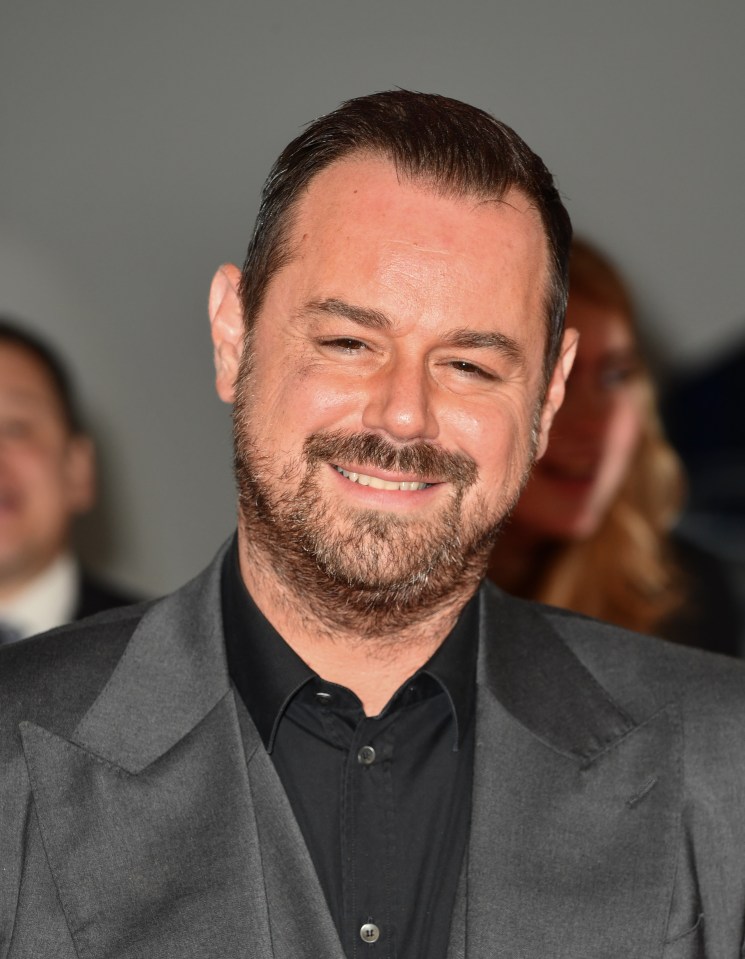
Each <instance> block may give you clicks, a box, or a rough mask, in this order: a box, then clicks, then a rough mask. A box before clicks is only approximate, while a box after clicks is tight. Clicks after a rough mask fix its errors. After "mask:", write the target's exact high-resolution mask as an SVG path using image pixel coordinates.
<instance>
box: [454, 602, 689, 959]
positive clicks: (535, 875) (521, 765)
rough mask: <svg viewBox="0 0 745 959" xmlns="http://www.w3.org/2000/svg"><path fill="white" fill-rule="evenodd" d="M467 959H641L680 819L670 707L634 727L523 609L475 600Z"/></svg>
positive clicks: (658, 923) (661, 911) (656, 924)
mask: <svg viewBox="0 0 745 959" xmlns="http://www.w3.org/2000/svg"><path fill="white" fill-rule="evenodd" d="M481 623H482V635H481V637H480V643H481V658H480V665H479V688H478V714H477V745H476V761H475V773H474V793H473V814H472V827H471V837H470V846H469V866H468V878H467V901H468V909H467V917H466V943H467V945H466V954H467V956H468V957H469V959H482V957H483V959H487V957H488V959H496V957H502V956H504V957H510V959H511V957H514V956H515V955H519V956H520V957H521V959H545V957H546V956H548V955H550V956H551V957H552V959H563V957H566V959H570V957H571V959H582V957H588V959H590V957H592V959H601V957H605V956H607V957H610V956H620V955H622V956H624V959H631V957H637V956H638V957H640V959H641V957H642V956H643V957H645V959H647V957H649V956H650V955H651V954H652V952H651V950H650V943H655V942H656V943H659V944H660V945H661V943H662V940H663V938H664V930H665V922H666V914H667V909H668V907H669V898H670V891H671V888H672V883H673V877H674V868H675V850H676V845H677V843H676V840H677V837H678V830H679V823H680V806H681V772H680V760H681V749H680V737H679V734H678V729H677V722H676V714H675V711H674V710H673V709H668V710H662V711H661V712H659V713H657V714H656V715H654V716H651V717H648V718H646V719H645V720H644V721H642V722H637V721H635V720H633V719H632V718H631V717H629V716H628V715H627V714H626V713H625V712H624V711H623V710H622V709H620V708H619V707H618V706H617V705H616V704H615V703H614V702H613V701H612V699H611V698H610V696H609V695H608V694H607V693H606V691H605V690H604V689H603V688H602V687H601V686H600V685H598V683H597V682H596V681H595V679H594V678H593V677H592V676H591V675H590V674H589V673H588V672H587V670H585V668H584V666H583V665H582V664H581V663H580V662H579V660H578V659H577V658H576V657H575V656H574V654H573V653H572V652H571V651H570V650H569V649H568V648H567V647H566V646H565V645H564V644H563V642H562V641H561V639H560V638H559V637H558V636H557V635H556V634H555V633H554V632H553V630H552V629H551V627H550V625H549V624H548V623H547V621H546V620H545V619H544V618H543V616H541V615H540V613H538V612H536V611H535V609H534V608H533V607H531V606H529V605H525V604H522V603H518V602H516V601H513V600H510V599H508V598H506V597H503V598H501V599H497V598H495V594H493V593H491V591H490V592H489V594H486V593H485V595H484V599H483V603H482V617H481Z"/></svg>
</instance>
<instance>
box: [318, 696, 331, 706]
mask: <svg viewBox="0 0 745 959" xmlns="http://www.w3.org/2000/svg"><path fill="white" fill-rule="evenodd" d="M333 698H334V697H333V696H332V695H331V693H316V701H317V702H319V703H320V704H321V706H328V704H329V703H330V702H331V700H332V699H333Z"/></svg>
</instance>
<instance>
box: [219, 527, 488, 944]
mask: <svg viewBox="0 0 745 959" xmlns="http://www.w3.org/2000/svg"><path fill="white" fill-rule="evenodd" d="M222 602H223V617H224V622H225V638H226V646H227V657H228V668H229V671H230V676H231V678H232V680H233V682H234V683H235V685H236V687H237V689H238V692H239V693H240V695H241V697H242V699H243V701H244V703H245V704H246V707H247V709H248V711H249V713H250V715H251V718H252V719H253V721H254V723H255V724H256V726H257V728H258V730H259V733H260V735H261V737H262V740H263V742H264V745H265V747H266V749H267V751H268V752H269V753H270V755H271V757H272V760H273V762H274V765H275V768H276V769H277V772H278V774H279V776H280V779H281V781H282V784H283V786H284V788H285V791H286V793H287V795H288V797H289V800H290V803H291V806H292V809H293V812H294V814H295V817H296V819H297V821H298V824H299V825H300V829H301V831H302V833H303V836H304V838H305V841H306V844H307V846H308V850H309V852H310V856H311V859H312V860H313V864H314V866H315V869H316V872H317V874H318V878H319V881H320V883H321V887H322V889H323V892H324V894H325V896H326V900H327V902H328V906H329V910H330V912H331V916H332V917H333V919H334V922H335V924H336V928H337V930H338V932H339V938H340V940H341V944H342V947H343V949H344V951H345V952H346V955H347V956H348V957H349V959H352V957H369V959H376V957H386V959H445V954H446V951H447V945H448V934H449V929H450V918H451V914H452V911H453V904H454V900H455V892H456V889H457V885H458V879H459V876H460V870H461V864H462V861H463V855H464V851H465V848H466V843H467V838H468V827H469V814H470V805H471V779H472V767H473V749H474V712H475V708H474V707H475V671H476V636H477V635H478V604H477V601H476V600H475V599H474V600H471V602H470V603H469V604H468V606H466V608H465V610H464V611H463V613H462V614H461V616H460V618H459V620H458V623H457V624H456V626H455V628H454V629H453V631H452V632H451V633H450V635H449V636H448V637H447V639H446V640H445V642H444V643H443V644H442V646H440V648H439V649H438V650H437V652H436V653H435V654H434V655H433V656H432V658H431V659H430V660H429V662H427V663H426V664H425V665H424V666H423V667H422V668H421V669H420V670H418V671H417V672H416V673H415V674H414V676H412V677H411V678H410V679H409V680H408V681H407V682H406V683H404V684H403V686H401V688H400V689H399V690H398V691H397V692H396V694H395V695H394V696H393V697H392V698H391V700H390V702H389V703H388V705H387V706H386V707H385V709H384V710H383V711H382V712H381V713H380V714H379V715H378V716H375V717H366V716H365V714H364V711H363V709H362V704H361V703H360V701H359V699H358V698H357V696H356V695H355V694H354V693H353V692H351V691H350V690H349V689H346V688H345V687H343V686H338V685H336V684H334V683H328V682H325V681H324V680H323V679H322V678H321V677H319V676H317V675H316V674H315V673H314V672H313V671H312V670H311V669H310V668H309V667H308V666H307V665H306V664H305V662H303V660H302V659H300V657H299V656H297V654H296V653H295V652H294V651H293V650H292V649H291V648H290V647H289V646H288V645H287V643H286V642H285V641H284V640H283V639H282V637H281V636H280V635H279V634H278V633H277V632H276V631H275V630H274V628H273V627H272V626H271V624H270V623H269V622H268V621H267V619H266V618H265V617H264V616H263V615H262V613H261V612H260V610H259V609H258V607H257V606H256V605H255V603H254V602H253V600H252V599H251V597H250V595H249V594H248V591H247V590H246V589H245V586H244V584H243V580H242V578H241V575H240V569H239V564H238V554H237V547H236V546H235V544H234V547H233V549H232V550H230V551H229V552H228V554H227V555H226V558H225V564H224V566H223V576H222Z"/></svg>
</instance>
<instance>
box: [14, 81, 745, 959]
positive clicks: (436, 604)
mask: <svg viewBox="0 0 745 959" xmlns="http://www.w3.org/2000/svg"><path fill="white" fill-rule="evenodd" d="M570 236H571V228H570V225H569V219H568V216H567V214H566V211H565V210H564V207H563V205H562V204H561V201H560V199H559V196H558V193H557V191H556V189H555V187H554V184H553V181H552V178H551V176H550V174H549V173H548V171H547V170H546V168H545V167H544V165H543V163H542V161H541V160H540V159H539V158H538V157H537V156H536V155H535V154H534V153H532V151H530V149H529V148H528V147H527V146H526V145H525V143H524V142H523V141H522V140H520V138H519V137H518V136H517V135H516V134H515V133H514V132H513V131H512V130H510V129H509V128H508V127H505V126H504V125H503V124H501V123H499V122H498V121H496V120H494V119H493V118H492V117H490V116H488V115H487V114H485V113H483V112H481V111H479V110H477V109H475V108H473V107H470V106H467V105H465V104H462V103H459V102H457V101H453V100H448V99H445V98H442V97H436V96H430V95H423V94H415V93H409V92H406V91H392V92H388V93H383V94H377V95H374V96H370V97H363V98H360V99H357V100H353V101H350V102H348V103H346V104H344V105H342V106H341V107H340V108H339V109H338V110H336V111H334V112H333V113H331V114H329V115H328V116H326V117H322V118H321V119H319V120H317V121H316V122H314V123H313V124H311V125H310V126H309V127H308V129H307V130H306V131H305V132H304V133H302V134H301V135H300V136H299V137H298V138H297V139H296V140H295V141H293V142H292V143H291V144H290V145H289V146H288V147H287V149H286V150H285V151H284V152H283V153H282V155H281V156H280V158H279V159H278V161H277V163H276V165H275V167H274V169H273V170H272V172H271V173H270V176H269V178H268V180H267V183H266V186H265V189H264V193H263V197H262V204H261V209H260V211H259V216H258V220H257V225H256V229H255V232H254V236H253V239H252V241H251V244H250V246H249V250H248V255H247V258H246V262H245V264H244V267H243V269H242V271H240V270H238V269H237V268H236V267H234V266H223V267H222V268H221V269H220V270H219V271H218V272H217V274H216V276H215V279H214V281H213V285H212V290H211V294H210V317H211V324H212V335H213V341H214V347H215V365H216V371H217V390H218V393H219V395H220V397H221V398H222V399H223V400H225V401H226V402H229V403H232V404H233V411H234V432H235V466H236V477H237V484H238V493H239V508H238V531H237V534H236V536H235V537H234V538H233V539H232V540H231V542H230V543H228V544H226V546H225V547H224V548H223V550H221V552H220V553H219V555H218V556H217V558H216V559H215V560H214V561H213V563H212V564H211V565H210V567H209V568H208V569H207V570H206V571H205V573H204V574H202V575H201V576H200V577H198V578H197V579H196V580H195V581H194V582H192V583H190V584H188V585H187V586H186V587H184V588H183V589H182V590H180V591H179V592H177V593H175V594H174V595H172V596H170V597H166V598H165V599H163V600H161V601H159V602H156V603H154V604H152V605H151V606H150V607H149V608H148V609H147V610H146V611H145V612H144V614H143V611H142V609H138V610H136V611H123V612H120V613H116V614H107V615H106V616H104V617H102V618H99V619H97V620H94V621H92V622H90V623H89V624H87V625H85V626H80V627H78V628H68V629H66V630H63V631H61V632H58V633H56V634H52V635H51V636H50V637H49V638H46V637H43V638H41V639H39V640H38V641H35V642H33V643H32V644H30V645H29V646H27V647H26V649H24V650H17V649H13V648H11V649H9V650H8V651H7V652H6V654H5V655H4V656H3V658H2V659H1V660H0V682H2V683H5V684H7V690H8V692H6V693H5V694H4V697H3V699H2V702H3V703H4V704H6V705H4V706H3V714H2V716H3V729H4V733H3V738H2V740H0V744H1V745H2V749H3V750H4V763H5V766H4V768H5V769H7V770H8V771H9V772H8V773H4V774H3V778H2V779H0V789H2V791H3V792H2V796H1V797H0V798H2V810H3V812H2V820H1V821H0V822H1V825H2V848H3V869H2V871H0V883H2V888H1V889H0V943H2V946H3V948H4V952H0V955H2V956H3V957H4V959H5V957H8V959H12V957H21V956H24V957H25V956H30V955H33V956H41V957H46V956H50V957H51V956H54V957H55V959H59V957H62V959H66V957H70V959H72V957H77V956H82V955H85V956H99V955H100V956H116V957H118V959H125V957H127V959H130V957H131V959H134V957H150V956H152V957H159V959H163V957H174V959H176V957H179V959H181V957H184V956H194V957H196V956H199V957H203V956H214V957H216V959H217V957H220V959H232V957H236V959H237V957H239V956H240V957H246V956H249V957H283V959H284V957H286V959H290V957H292V959H298V957H306V959H318V957H319V956H324V957H334V959H342V957H344V956H347V957H364V956H368V955H369V956H370V957H371V959H372V957H375V956H381V957H382V956H385V957H386V959H456V957H462V956H468V957H471V959H492V957H495V956H500V957H501V956H503V957H510V959H512V957H514V956H521V957H525V959H546V957H548V956H550V957H552V959H557V957H566V959H579V957H588V959H589V957H592V959H597V957H600V956H603V957H619V959H621V957H623V959H629V957H632V956H636V957H640V959H641V957H645V959H646V957H649V956H651V955H659V956H664V957H667V959H673V957H684V956H685V957H688V956H690V957H694V956H700V955H703V954H706V955H711V956H717V957H720V956H722V957H723V956H732V957H733V959H735V957H736V956H739V955H740V947H741V942H742V938H743V905H744V904H745V856H744V855H743V853H745V816H743V799H744V798H745V769H744V768H743V766H744V764H743V760H742V758H741V746H740V743H741V742H742V734H743V732H745V709H744V707H745V678H744V676H743V673H742V671H741V669H740V668H739V667H738V665H737V664H734V663H732V662H730V661H728V662H726V663H723V662H720V661H719V660H717V659H715V658H707V657H706V656H705V655H701V654H698V653H694V652H691V651H686V650H683V649H680V648H673V647H668V646H666V645H664V644H661V643H660V644H657V643H655V642H653V641H650V640H645V639H641V638H640V637H636V636H633V635H631V634H628V633H624V632H622V631H620V630H617V629H614V628H612V627H609V626H605V625H603V624H601V623H597V622H594V621H591V620H587V619H583V618H581V617H576V616H572V615H571V614H568V613H564V612H559V611H556V610H550V609H546V608H541V607H538V606H534V605H531V604H526V603H522V602H518V601H516V600H512V599H510V598H509V597H507V596H505V595H503V594H500V593H498V592H497V591H496V590H495V589H494V588H493V587H491V586H485V585H481V581H482V578H483V575H484V571H485V568H486V563H487V559H488V555H489V552H490V549H491V546H492V543H493V540H494V537H495V536H496V535H497V533H498V530H499V528H500V525H501V524H502V523H503V522H504V520H505V519H506V517H507V516H508V514H509V512H510V509H511V508H512V506H513V505H514V503H515V501H516V499H517V497H518V495H519V493H520V491H521V489H522V486H523V484H524V482H525V480H526V477H527V475H528V473H529V471H530V468H531V465H532V463H533V462H534V461H535V460H536V458H537V457H540V456H541V455H542V453H543V452H544V450H545V447H546V441H547V436H548V431H549V429H550V426H551V421H552V419H553V417H554V414H555V413H556V411H557V409H558V408H559V406H560V404H561V402H562V398H563V394H564V386H565V381H566V378H567V376H568V375H569V371H570V368H571V364H572V359H573V355H574V350H575V346H576V335H575V334H574V332H573V331H567V332H565V331H564V329H563V315H564V307H565V302H566V261H567V254H568V246H569V242H570Z"/></svg>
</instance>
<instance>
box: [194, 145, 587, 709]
mask: <svg viewBox="0 0 745 959" xmlns="http://www.w3.org/2000/svg"><path fill="white" fill-rule="evenodd" d="M291 237H292V239H291V243H292V250H293V255H292V257H291V258H290V261H289V263H287V265H285V266H284V267H283V268H282V269H281V271H280V272H279V273H278V274H277V275H276V276H275V277H274V278H273V280H272V281H271V283H270V284H269V287H268V290H267V296H266V300H265V302H264V305H263V308H262V311H261V314H260V316H259V317H258V318H257V321H256V325H255V329H254V331H253V333H252V336H251V342H250V355H248V356H247V357H246V358H245V360H244V363H243V364H241V356H242V352H243V346H244V328H243V321H242V316H241V309H240V303H239V300H238V296H237V292H236V288H237V282H238V271H237V269H236V268H235V267H223V268H222V269H221V270H220V271H218V274H217V275H216V277H215V280H214V281H213V287H212V292H211V298H210V313H211V319H212V332H213V340H214V344H215V362H216V369H217V390H218V393H219V395H220V397H221V398H222V399H223V400H225V401H226V402H233V401H234V400H235V401H236V409H237V413H236V433H237V449H238V454H239V456H238V459H239V471H238V478H239V487H240V488H242V492H243V495H242V497H241V506H240V513H241V515H240V522H239V544H240V550H241V569H242V573H243V577H244V580H245V581H246V585H247V586H248V588H249V590H250V592H251V594H252V596H253V598H254V599H255V601H256V602H257V603H258V605H259V607H260V608H261V609H262V611H263V612H264V614H265V615H266V616H267V618H268V619H269V620H270V622H272V623H273V625H274V626H275V628H277V629H278V631H279V632H280V633H281V634H282V635H283V636H284V637H285V639H286V640H287V642H289V643H290V645H291V646H293V648H294V649H295V650H296V652H298V653H299V655H301V656H302V658H303V659H305V661H306V662H308V663H309V665H311V667H312V668H314V669H316V670H317V671H318V672H319V673H320V674H321V675H323V676H324V677H325V678H327V679H329V680H331V681H334V682H339V683H344V684H345V685H347V686H349V687H350V688H351V689H353V690H354V691H355V692H356V693H357V694H358V695H359V696H360V698H361V699H362V701H363V704H364V705H365V708H366V710H367V711H368V713H370V712H372V713H376V712H378V711H379V710H380V709H381V708H382V707H383V706H384V705H385V703H386V702H387V701H388V699H389V697H390V695H392V693H393V692H395V690H396V689H397V688H398V686H399V685H400V684H401V682H403V681H404V680H405V679H406V678H407V677H408V676H409V675H411V673H412V672H413V671H414V670H415V669H416V668H418V666H420V665H421V664H422V663H424V662H425V661H426V660H427V659H428V658H429V656H430V655H431V654H432V652H433V651H434V649H435V648H436V647H437V646H438V645H439V644H440V643H441V642H442V640H443V639H444V638H445V636H446V635H447V633H448V632H449V630H450V628H451V627H452V624H453V622H454V620H455V618H456V617H457V614H458V612H459V611H460V609H461V608H462V606H463V605H464V603H465V602H466V601H467V599H468V598H469V596H470V595H471V594H472V593H473V592H474V590H475V589H476V587H477V585H478V582H479V580H480V578H481V575H482V573H483V569H484V567H485V563H486V558H487V556H488V552H489V548H490V542H489V537H490V536H491V535H492V533H493V531H494V529H495V528H496V527H497V526H498V524H499V522H500V520H501V519H502V518H503V516H504V514H505V513H506V511H507V510H508V509H509V508H510V506H511V505H512V503H513V501H514V499H515V498H516V496H517V495H518V493H519V491H520V489H521V487H522V485H523V483H524V479H525V476H526V473H527V470H528V469H529V466H530V464H531V461H532V459H533V456H534V454H537V455H540V453H541V452H542V451H543V449H544V448H545V444H546V438H547V433H548V429H549V426H550V423H551V420H552V418H553V416H554V413H555V412H556V410H557V409H558V407H559V405H560V404H561V400H562V397H563V389H564V380H565V377H566V375H567V373H568V370H569V368H570V366H571V360H572V356H573V347H574V337H573V334H569V335H568V336H567V339H566V342H565V344H564V349H563V351H562V357H561V360H560V362H559V363H558V364H557V368H556V370H555V372H554V375H553V377H552V379H551V382H550V384H549V387H548V390H547V391H546V394H545V402H544V403H543V405H541V397H542V385H543V381H542V362H543V352H544V339H545V321H544V313H543V300H544V297H543V292H544V289H545V283H546V276H547V267H546V259H547V252H546V241H545V238H544V235H543V232H542V228H541V224H540V220H539V218H538V216H537V214H536V213H535V212H534V211H533V210H532V208H530V206H529V205H528V203H527V201H525V199H524V198H523V197H522V196H520V195H518V194H512V195H510V196H508V197H506V198H505V200H504V201H503V202H501V203H495V202H489V203H484V202H480V201H478V200H475V199H473V198H471V197H468V198H462V197H461V198H453V197H444V196H440V195H438V194H437V193H435V192H433V190H432V187H431V186H429V185H428V184H425V183H421V182H416V183H412V182H409V181H406V180H399V178H398V176H397V174H396V171H395V169H394V167H393V166H392V165H391V164H390V163H388V162H386V161H384V160H381V159H378V158H368V157H357V158H352V159H346V160H343V161H340V162H339V163H336V164H334V165H332V166H331V167H329V168H327V169H326V170H324V171H323V172H322V173H320V174H319V175H318V176H317V177H316V178H315V179H314V180H313V181H312V182H311V184H310V187H309V189H308V191H307V193H306V194H305V195H304V196H303V198H302V199H301V200H300V201H299V203H298V206H297V208H296V211H295V220H294V224H293V230H292V234H291ZM237 384H238V389H236V386H237ZM371 438H372V440H371ZM365 440H367V446H365ZM371 442H372V446H373V447H374V448H375V452H374V453H371V451H370V443H371ZM309 443H310V446H309V445H308V444H309ZM319 449H320V450H321V453H320V454H319V453H318V450H319ZM324 453H325V456H324ZM241 461H242V467H243V468H241ZM338 467H340V468H343V469H344V470H346V471H351V472H355V473H362V474H365V475H367V476H371V477H373V479H374V481H378V480H385V481H388V482H394V483H398V482H407V483H415V484H422V483H424V484H427V485H426V487H425V488H423V489H415V490H402V489H376V488H372V487H370V486H363V485H360V484H359V483H355V482H351V481H350V480H349V479H348V478H345V477H344V476H342V475H341V474H340V473H339V472H338V469H337V468H338ZM450 467H453V469H451V468H450ZM247 485H248V488H247ZM257 490H258V492H259V497H258V498H259V507H258V508H257V506H256V501H257ZM298 500H300V502H301V504H302V505H303V506H304V507H305V510H304V513H303V515H302V516H301V517H299V518H297V521H294V520H293V515H292V511H293V508H294V507H293V504H295V503H297V501H298ZM315 515H320V516H321V517H322V520H321V522H320V523H318V524H317V525H318V528H317V529H316V530H315V532H314V534H313V535H312V537H311V539H312V540H313V542H311V543H305V544H304V549H301V550H299V551H298V550H293V548H292V543H293V542H294V541H295V540H296V539H297V536H298V535H299V533H300V530H301V527H303V526H304V525H305V524H307V523H308V522H312V520H313V517H314V516H315ZM433 543H435V544H436V546H437V548H440V552H439V553H437V548H435V552H434V553H433V551H432V544H433ZM309 548H313V549H315V550H316V554H315V555H310V554H309V553H308V549H309ZM469 551H470V554H469ZM433 555H437V556H439V560H438V561H437V562H436V563H435V566H436V567H438V568H439V566H440V565H441V564H442V563H443V562H445V565H446V566H448V568H449V570H450V573H449V578H448V577H445V579H444V581H443V578H442V576H440V575H439V573H437V572H435V570H434V569H432V568H429V567H431V566H432V564H433ZM448 564H449V565H448ZM300 567H302V569H301V568H300ZM438 577H439V580H438V582H437V583H436V587H437V588H436V589H434V591H433V587H432V581H433V579H438ZM403 584H407V585H406V586H405V587H404V585H403ZM366 590H367V592H366ZM386 590H388V596H389V597H390V599H391V601H392V605H393V606H397V615H393V616H392V618H391V615H392V614H391V615H389V614H388V613H387V611H386V609H385V602H384V598H385V595H386ZM417 590H419V592H417ZM371 593H372V594H374V596H375V602H373V603H372V604H367V606H366V604H365V602H364V599H365V596H367V597H369V596H370V595H371ZM404 594H405V595H404ZM350 608H351V612H350Z"/></svg>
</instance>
